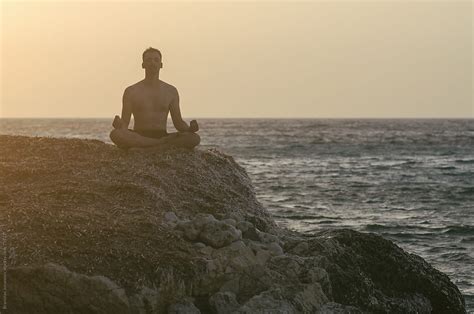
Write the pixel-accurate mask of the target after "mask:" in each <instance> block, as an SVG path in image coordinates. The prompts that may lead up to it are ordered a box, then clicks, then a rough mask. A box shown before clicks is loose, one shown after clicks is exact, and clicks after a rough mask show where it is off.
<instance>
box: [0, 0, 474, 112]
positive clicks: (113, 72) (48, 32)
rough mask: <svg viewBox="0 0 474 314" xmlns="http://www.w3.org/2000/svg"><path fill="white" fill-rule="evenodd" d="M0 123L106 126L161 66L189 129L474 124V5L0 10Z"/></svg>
mask: <svg viewBox="0 0 474 314" xmlns="http://www.w3.org/2000/svg"><path fill="white" fill-rule="evenodd" d="M0 5H1V7H0V9H1V64H0V69H1V89H0V99H1V101H0V117H38V118H39V117H78V118H89V117H90V118H96V117H104V118H106V117H111V118H112V117H113V116H114V115H115V114H120V112H121V106H122V104H121V101H122V95H123V91H124V89H125V88H126V87H127V86H129V85H132V84H134V83H136V82H138V81H140V80H142V79H143V78H144V70H143V69H142V68H141V62H142V60H141V55H142V52H143V50H145V49H146V48H148V47H150V46H152V47H155V48H158V49H160V50H161V52H162V54H163V69H162V70H161V73H160V79H162V80H163V81H165V82H168V83H170V84H172V85H174V86H175V87H176V88H177V89H178V91H179V95H180V106H181V112H182V113H183V116H184V117H185V118H186V117H188V118H200V117H208V118H216V117H225V118H247V117H248V118H263V117H272V118H474V104H473V90H474V88H473V87H474V86H473V70H474V65H473V51H472V43H473V41H474V37H473V24H472V21H473V15H474V11H473V2H472V1H469V0H467V1H428V0H427V1H425V0H421V1H408V0H400V1H375V0H372V1H356V0H352V1H338V0H336V1H306V2H290V1H279V2H273V1H243V0H241V1H232V2H231V1H220V2H209V1H207V2H204V1H174V2H164V1H148V2H132V1H78V2H72V1H68V2H66V1H48V2H46V1H32V2H25V1H2V2H1V4H0Z"/></svg>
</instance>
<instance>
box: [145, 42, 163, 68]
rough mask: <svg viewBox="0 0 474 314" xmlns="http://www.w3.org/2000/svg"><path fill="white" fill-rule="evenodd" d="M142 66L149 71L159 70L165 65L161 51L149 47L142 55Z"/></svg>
mask: <svg viewBox="0 0 474 314" xmlns="http://www.w3.org/2000/svg"><path fill="white" fill-rule="evenodd" d="M142 60H143V62H142V68H144V69H146V70H148V71H159V70H160V68H162V67H163V63H162V62H161V52H160V51H159V50H158V49H156V48H152V47H150V48H148V49H146V50H145V51H144V52H143V55H142Z"/></svg>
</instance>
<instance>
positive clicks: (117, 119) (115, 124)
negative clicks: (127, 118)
mask: <svg viewBox="0 0 474 314" xmlns="http://www.w3.org/2000/svg"><path fill="white" fill-rule="evenodd" d="M112 126H113V127H114V129H120V128H122V119H120V117H119V116H115V118H114V122H112Z"/></svg>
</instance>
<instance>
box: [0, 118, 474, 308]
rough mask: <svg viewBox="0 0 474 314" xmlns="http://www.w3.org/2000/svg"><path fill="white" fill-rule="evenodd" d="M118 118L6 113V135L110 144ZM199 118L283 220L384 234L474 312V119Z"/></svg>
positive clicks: (2, 122)
mask: <svg viewBox="0 0 474 314" xmlns="http://www.w3.org/2000/svg"><path fill="white" fill-rule="evenodd" d="M111 122H112V119H0V134H15V135H29V136H52V137H74V138H93V139H99V140H102V141H105V142H109V143H110V140H109V138H108V133H109V132H110V130H111ZM198 122H199V124H200V128H201V130H200V132H199V134H200V135H201V149H206V148H211V147H216V148H218V149H219V150H221V151H223V152H225V153H227V154H230V155H232V156H233V157H234V158H235V159H236V161H237V162H238V163H239V164H240V165H242V166H243V167H244V168H245V169H246V170H247V172H248V173H249V175H250V177H251V179H252V180H253V183H254V186H255V189H256V193H257V197H258V199H259V200H260V201H261V202H262V203H263V204H264V206H265V207H266V208H267V209H268V210H269V211H270V212H271V213H272V214H273V216H274V217H275V219H276V220H277V221H278V223H279V224H280V225H282V226H285V227H287V228H290V229H294V230H298V231H301V232H307V233H311V232H313V231H315V230H319V229H323V228H350V229H354V230H357V231H361V232H373V233H377V234H380V235H382V236H384V237H385V238H388V239H390V240H392V241H394V242H395V243H396V244H397V245H399V246H400V247H402V248H403V249H405V250H406V251H408V252H410V253H415V254H417V255H420V256H421V257H423V258H424V259H425V260H427V261H428V262H429V263H430V264H431V265H432V266H434V267H435V268H436V269H438V270H440V271H442V272H444V273H446V274H447V275H448V276H449V277H450V278H451V280H452V281H453V282H454V283H455V284H456V285H457V286H458V287H459V289H460V290H461V292H462V293H463V295H464V297H465V300H466V306H467V310H468V312H474V120H473V119H465V120H462V119H453V120H448V119H446V120H445V119H420V120H418V119H393V120H388V119H381V120H377V119H199V120H198ZM168 130H169V131H172V130H173V129H172V127H171V124H170V125H169V128H168Z"/></svg>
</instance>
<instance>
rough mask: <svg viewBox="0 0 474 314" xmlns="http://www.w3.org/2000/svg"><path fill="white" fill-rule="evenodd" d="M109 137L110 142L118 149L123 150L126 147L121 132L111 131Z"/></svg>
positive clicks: (118, 130)
mask: <svg viewBox="0 0 474 314" xmlns="http://www.w3.org/2000/svg"><path fill="white" fill-rule="evenodd" d="M109 137H110V139H111V140H112V142H113V143H114V144H115V145H117V146H118V147H122V148H123V147H125V146H126V145H125V143H124V136H123V130H120V129H113V130H112V132H110V134H109Z"/></svg>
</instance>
